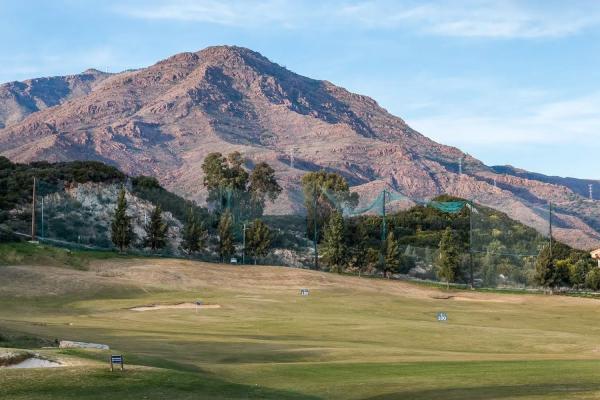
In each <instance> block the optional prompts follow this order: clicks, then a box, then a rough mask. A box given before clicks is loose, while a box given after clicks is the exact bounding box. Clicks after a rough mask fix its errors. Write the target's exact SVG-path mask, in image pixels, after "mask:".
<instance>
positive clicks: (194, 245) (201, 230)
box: [181, 208, 208, 255]
mask: <svg viewBox="0 0 600 400" xmlns="http://www.w3.org/2000/svg"><path fill="white" fill-rule="evenodd" d="M207 239H208V231H207V230H206V228H205V227H204V224H203V223H202V221H199V220H198V217H197V216H196V213H194V210H193V209H191V208H190V210H189V212H188V216H187V220H186V222H185V226H184V228H183V237H182V241H181V248H182V249H183V250H184V251H185V252H187V253H188V254H189V255H192V254H194V253H197V252H200V251H202V250H203V249H204V248H205V246H206V241H207Z"/></svg>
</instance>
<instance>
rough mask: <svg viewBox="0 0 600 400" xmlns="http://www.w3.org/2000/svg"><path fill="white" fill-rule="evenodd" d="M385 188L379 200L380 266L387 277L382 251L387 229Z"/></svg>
mask: <svg viewBox="0 0 600 400" xmlns="http://www.w3.org/2000/svg"><path fill="white" fill-rule="evenodd" d="M386 192H387V190H386V189H383V197H382V201H381V217H382V219H381V267H382V269H383V274H384V278H387V276H385V273H386V271H385V254H384V252H385V251H386V242H385V239H386V233H387V232H386V231H387V226H386V221H385V194H386Z"/></svg>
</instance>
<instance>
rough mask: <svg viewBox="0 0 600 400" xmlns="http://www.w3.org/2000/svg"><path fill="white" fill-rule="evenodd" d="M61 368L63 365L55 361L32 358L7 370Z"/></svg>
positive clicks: (9, 366) (12, 365) (10, 366)
mask: <svg viewBox="0 0 600 400" xmlns="http://www.w3.org/2000/svg"><path fill="white" fill-rule="evenodd" d="M61 366H62V365H61V364H59V363H57V362H54V361H49V360H44V359H43V358H37V357H31V358H28V359H27V360H25V361H21V362H20V363H17V364H11V365H8V366H6V367H5V368H56V367H61Z"/></svg>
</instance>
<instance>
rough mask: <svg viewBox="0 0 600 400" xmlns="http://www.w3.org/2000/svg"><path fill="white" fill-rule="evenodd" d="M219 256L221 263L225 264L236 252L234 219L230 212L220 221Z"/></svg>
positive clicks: (222, 216) (226, 212) (224, 214)
mask: <svg viewBox="0 0 600 400" xmlns="http://www.w3.org/2000/svg"><path fill="white" fill-rule="evenodd" d="M218 233H219V256H220V257H221V261H222V262H225V261H226V260H229V258H230V257H231V256H232V255H233V253H234V252H235V246H234V244H233V218H232V217H231V213H230V212H229V211H225V212H224V213H223V214H222V215H221V218H220V219H219V226H218Z"/></svg>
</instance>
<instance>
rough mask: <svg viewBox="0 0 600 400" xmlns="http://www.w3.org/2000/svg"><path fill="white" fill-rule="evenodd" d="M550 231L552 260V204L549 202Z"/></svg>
mask: <svg viewBox="0 0 600 400" xmlns="http://www.w3.org/2000/svg"><path fill="white" fill-rule="evenodd" d="M548 211H549V213H548V231H549V236H550V259H552V202H551V201H549V202H548Z"/></svg>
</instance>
